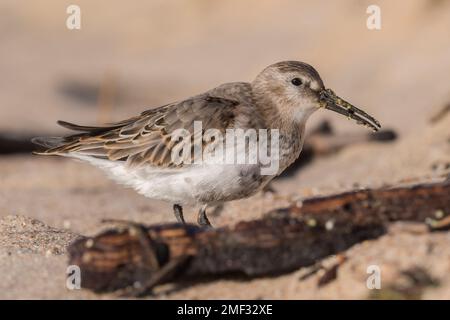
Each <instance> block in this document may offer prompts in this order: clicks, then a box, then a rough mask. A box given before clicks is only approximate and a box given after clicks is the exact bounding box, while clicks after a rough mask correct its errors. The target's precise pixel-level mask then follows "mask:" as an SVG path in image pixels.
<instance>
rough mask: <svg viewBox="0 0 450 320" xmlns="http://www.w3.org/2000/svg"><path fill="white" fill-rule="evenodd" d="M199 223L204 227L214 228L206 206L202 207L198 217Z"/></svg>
mask: <svg viewBox="0 0 450 320" xmlns="http://www.w3.org/2000/svg"><path fill="white" fill-rule="evenodd" d="M197 223H198V224H199V225H200V226H202V227H212V225H211V223H210V222H209V220H208V217H207V216H206V205H204V206H202V207H201V209H200V211H199V212H198V216H197Z"/></svg>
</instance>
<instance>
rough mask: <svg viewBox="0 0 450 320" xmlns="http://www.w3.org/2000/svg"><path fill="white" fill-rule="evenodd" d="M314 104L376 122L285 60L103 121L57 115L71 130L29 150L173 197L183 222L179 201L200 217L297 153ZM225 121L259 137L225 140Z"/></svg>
mask: <svg viewBox="0 0 450 320" xmlns="http://www.w3.org/2000/svg"><path fill="white" fill-rule="evenodd" d="M320 108H325V109H329V110H332V111H335V112H337V113H340V114H342V115H344V116H346V117H348V118H350V119H354V120H356V121H357V122H358V123H359V124H362V125H365V126H368V127H370V128H372V129H373V130H378V128H379V127H380V124H379V122H378V121H377V120H375V119H374V118H373V117H372V116H370V115H368V114H367V113H365V112H364V111H362V110H360V109H358V108H356V107H355V106H353V105H351V104H350V103H348V102H346V101H345V100H343V99H341V98H339V97H338V96H337V95H335V94H334V92H333V91H331V90H330V89H325V87H324V84H323V82H322V79H321V78H320V76H319V73H318V72H317V71H316V70H315V69H314V68H313V67H312V66H310V65H308V64H306V63H303V62H298V61H284V62H279V63H275V64H273V65H270V66H269V67H267V68H265V69H264V70H263V71H262V72H261V73H260V74H258V75H257V77H256V78H255V80H254V81H253V82H251V83H247V82H233V83H226V84H222V85H220V86H218V87H216V88H214V89H211V90H209V91H207V92H205V93H201V94H199V95H195V96H193V97H191V98H188V99H186V100H183V101H180V102H176V103H170V104H167V105H164V106H162V107H159V108H154V109H150V110H147V111H144V112H142V113H141V114H140V115H138V116H135V117H132V118H130V119H127V120H123V121H120V122H117V123H114V124H110V125H107V126H102V127H98V126H79V125H75V124H72V123H68V122H64V121H58V123H59V124H60V125H61V126H63V127H66V128H68V129H71V130H75V131H78V133H76V134H72V135H68V136H64V137H46V138H35V139H33V142H34V143H36V144H38V145H41V146H43V147H45V150H43V151H39V152H36V153H37V154H42V155H60V156H67V157H72V158H77V159H80V160H84V161H86V162H88V163H90V164H92V165H94V166H97V167H99V168H101V169H103V170H104V171H106V172H107V173H108V175H109V176H110V177H112V178H113V179H115V180H116V181H118V182H119V183H122V184H125V185H127V186H130V187H132V188H134V189H135V190H137V191H138V192H139V193H141V194H143V195H145V196H146V197H149V198H153V199H160V200H165V201H168V202H170V203H172V204H173V209H174V213H175V216H176V219H177V220H178V221H179V222H182V223H184V218H183V209H182V206H183V205H196V206H199V207H201V209H200V211H199V214H198V218H197V221H198V223H199V224H200V225H205V226H206V225H210V223H209V221H208V218H207V216H206V208H207V206H208V205H214V204H220V203H222V202H225V201H230V200H236V199H241V198H246V197H249V196H251V195H253V194H255V193H256V192H257V191H258V190H261V189H262V188H263V187H264V186H265V185H266V184H267V183H268V182H269V181H270V180H272V179H273V178H274V177H276V176H277V175H278V174H280V173H281V172H282V171H283V170H284V169H286V168H287V167H288V166H289V165H290V164H291V163H292V162H294V161H295V160H296V159H297V158H298V156H299V155H300V152H301V149H302V145H303V141H304V136H305V124H306V121H307V119H308V118H309V116H310V115H311V114H312V113H313V112H314V111H316V110H318V109H320ZM195 126H197V129H198V127H200V130H196V128H195ZM233 130H234V133H235V135H234V137H237V138H239V135H244V136H245V137H244V138H245V139H244V141H247V140H246V139H247V138H251V137H252V135H251V134H248V132H256V135H254V136H255V137H256V140H257V141H258V143H257V144H252V145H251V144H250V142H249V141H250V140H251V139H248V141H247V142H246V144H245V145H244V147H243V148H242V147H238V146H237V142H236V141H234V140H233V142H232V143H228V142H229V141H227V138H228V133H230V132H231V131H233ZM252 130H253V131H252ZM264 130H265V131H267V132H268V133H267V134H266V135H264V134H263V133H264ZM180 132H181V133H183V134H181V135H180ZM208 132H209V136H208V137H205V136H203V135H205V134H206V133H208ZM211 133H212V134H211ZM263 136H264V139H263V138H262V137H263ZM263 140H264V142H265V143H267V144H270V147H269V149H270V150H269V151H268V152H267V153H265V156H269V157H270V160H271V164H273V163H275V164H276V168H275V170H272V171H270V170H269V171H267V170H266V172H264V169H267V168H266V167H267V161H266V162H264V161H263V160H262V159H263V157H262V153H261V152H253V151H255V150H254V149H255V148H258V147H259V148H261V146H262V145H263V144H261V143H259V142H261V141H263ZM219 147H220V148H222V149H223V150H219V149H220V148H219ZM198 149H200V150H201V151H200V159H203V160H204V159H210V158H211V155H215V156H216V158H214V159H215V161H198V160H199V157H198V152H197V151H198ZM231 149H233V151H234V152H236V153H237V157H239V155H240V154H245V157H244V158H245V159H246V161H236V157H228V156H224V155H228V153H229V152H230V150H231ZM180 150H181V151H180ZM186 150H187V152H186ZM219 151H220V152H219ZM250 154H251V155H253V156H250ZM217 155H220V157H217ZM254 155H256V156H254ZM212 158H213V157H212ZM180 159H181V160H180ZM217 159H220V160H221V161H217Z"/></svg>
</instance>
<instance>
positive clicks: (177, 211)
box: [173, 204, 185, 224]
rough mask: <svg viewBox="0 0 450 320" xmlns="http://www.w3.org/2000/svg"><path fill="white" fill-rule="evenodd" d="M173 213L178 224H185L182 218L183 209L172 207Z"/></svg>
mask: <svg viewBox="0 0 450 320" xmlns="http://www.w3.org/2000/svg"><path fill="white" fill-rule="evenodd" d="M173 213H174V215H175V218H177V221H178V222H179V223H182V224H185V222H184V217H183V207H182V206H180V205H179V204H174V205H173Z"/></svg>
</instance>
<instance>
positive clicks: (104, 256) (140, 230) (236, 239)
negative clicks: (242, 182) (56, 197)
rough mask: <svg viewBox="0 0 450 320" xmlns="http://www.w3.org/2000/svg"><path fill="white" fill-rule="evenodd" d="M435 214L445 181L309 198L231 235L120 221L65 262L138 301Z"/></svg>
mask: <svg viewBox="0 0 450 320" xmlns="http://www.w3.org/2000/svg"><path fill="white" fill-rule="evenodd" d="M436 213H439V216H440V218H445V215H448V214H449V213H450V183H449V182H442V183H434V184H425V185H422V184H421V185H415V186H409V187H398V188H388V189H378V190H361V191H354V192H348V193H342V194H337V195H333V196H327V197H318V198H311V199H307V200H305V201H303V202H302V203H296V204H294V205H292V206H291V207H289V208H284V209H279V210H275V211H272V212H270V213H268V214H267V215H266V216H265V217H264V218H262V219H259V220H254V221H246V222H240V223H238V224H237V225H236V226H234V227H232V228H229V227H227V228H221V229H203V228H200V227H196V226H193V225H181V224H164V225H155V226H143V225H139V224H133V223H127V222H124V223H123V224H122V225H123V227H119V228H117V229H111V230H107V231H105V232H102V233H100V234H99V235H97V236H95V237H92V238H85V239H80V240H77V241H76V242H74V243H73V244H72V245H70V247H69V248H68V252H69V257H70V258H69V263H70V264H71V265H78V266H79V267H80V269H81V277H82V278H81V285H82V287H84V288H89V289H92V290H95V291H113V290H117V289H124V288H127V287H128V288H131V289H130V290H131V291H130V293H131V294H136V295H138V294H142V293H145V292H148V291H149V290H150V289H152V288H153V287H154V286H155V285H158V284H160V283H164V282H173V281H177V280H183V279H188V278H196V279H201V278H202V277H205V276H209V278H211V277H218V276H224V275H227V274H243V275H246V276H250V277H254V276H274V275H277V274H280V273H283V272H288V271H292V270H295V269H297V268H300V267H304V266H310V265H313V264H314V263H316V262H317V261H319V260H320V259H323V258H325V257H327V256H329V255H332V254H336V253H339V252H342V251H344V250H345V249H347V248H349V247H350V246H352V245H354V244H356V243H358V242H361V241H363V240H366V239H372V238H376V237H378V236H380V235H382V234H383V233H385V230H386V225H387V223H388V222H390V221H396V220H409V221H421V222H423V221H424V220H425V219H427V218H428V219H435V218H436V216H437V215H436ZM443 214H444V217H443V216H442V215H443Z"/></svg>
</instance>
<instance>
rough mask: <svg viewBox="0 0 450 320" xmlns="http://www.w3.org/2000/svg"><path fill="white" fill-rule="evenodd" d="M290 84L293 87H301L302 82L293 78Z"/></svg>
mask: <svg viewBox="0 0 450 320" xmlns="http://www.w3.org/2000/svg"><path fill="white" fill-rule="evenodd" d="M291 83H292V84H293V85H294V86H297V87H298V86H301V85H302V80H300V78H294V79H292V80H291Z"/></svg>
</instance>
